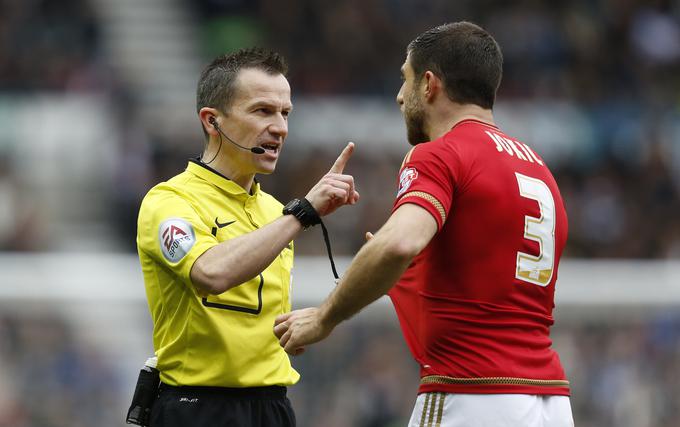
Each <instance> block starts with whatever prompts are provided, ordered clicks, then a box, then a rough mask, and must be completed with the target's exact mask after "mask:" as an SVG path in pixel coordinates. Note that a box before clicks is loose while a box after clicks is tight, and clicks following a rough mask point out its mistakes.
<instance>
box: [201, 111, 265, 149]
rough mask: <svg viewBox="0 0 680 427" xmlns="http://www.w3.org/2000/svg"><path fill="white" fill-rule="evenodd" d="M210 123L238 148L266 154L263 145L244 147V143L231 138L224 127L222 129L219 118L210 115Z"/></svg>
mask: <svg viewBox="0 0 680 427" xmlns="http://www.w3.org/2000/svg"><path fill="white" fill-rule="evenodd" d="M208 123H210V124H211V125H213V127H214V128H215V129H216V130H217V131H218V132H219V133H220V134H221V135H222V136H224V137H225V138H227V141H229V142H231V143H232V144H234V145H235V146H237V147H238V148H240V149H242V150H248V151H250V152H252V153H255V154H264V148H262V147H252V148H248V147H244V146H243V145H239V144H237V143H236V142H235V141H234V140H232V139H231V138H229V137H228V136H227V135H226V134H225V133H224V132H222V129H220V127H219V125H218V124H217V120H215V117H214V116H213V117H210V118H209V119H208ZM220 138H222V137H220Z"/></svg>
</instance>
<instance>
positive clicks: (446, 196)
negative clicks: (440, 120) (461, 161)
mask: <svg viewBox="0 0 680 427" xmlns="http://www.w3.org/2000/svg"><path fill="white" fill-rule="evenodd" d="M430 144H432V146H430V147H428V145H430ZM435 144H436V141H432V142H429V143H426V144H421V145H417V146H416V147H414V148H413V149H411V151H410V152H409V153H408V154H407V155H406V157H405V158H404V162H403V163H402V166H401V170H400V172H399V190H398V191H397V197H396V200H395V202H394V207H393V208H392V212H394V211H395V210H397V208H399V207H400V206H402V205H404V204H406V203H413V204H416V205H418V206H420V207H422V208H424V209H425V210H427V211H428V212H429V213H430V214H431V215H432V217H433V218H434V219H435V221H437V228H438V230H441V228H442V227H443V226H444V223H445V222H446V218H447V216H448V214H449V211H450V209H451V200H452V198H453V191H454V188H455V177H454V176H453V172H452V170H451V168H450V166H451V165H450V164H447V161H448V160H450V159H448V157H450V154H448V155H447V153H443V152H442V151H443V150H437V149H435V148H436V147H435ZM453 163H455V162H453Z"/></svg>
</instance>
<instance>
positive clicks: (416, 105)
mask: <svg viewBox="0 0 680 427" xmlns="http://www.w3.org/2000/svg"><path fill="white" fill-rule="evenodd" d="M401 77H402V81H403V83H402V85H401V89H399V93H398V94H397V104H399V107H400V109H401V114H402V115H403V116H404V121H405V122H406V134H407V138H408V142H409V144H411V145H418V144H420V143H422V142H427V141H429V140H430V138H429V137H428V136H427V134H426V133H425V109H424V108H423V101H422V99H421V98H420V94H419V93H418V91H417V87H418V85H417V83H418V82H417V81H416V78H415V74H414V72H413V68H411V64H410V63H409V57H408V56H407V57H406V61H405V62H404V65H402V67H401Z"/></svg>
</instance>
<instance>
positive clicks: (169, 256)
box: [137, 191, 219, 286]
mask: <svg viewBox="0 0 680 427" xmlns="http://www.w3.org/2000/svg"><path fill="white" fill-rule="evenodd" d="M217 244H219V242H218V241H217V238H216V237H215V236H213V235H212V234H211V232H210V228H209V226H208V225H206V224H205V223H204V222H203V221H202V220H201V218H200V216H199V215H198V213H197V212H196V211H195V210H194V209H193V208H192V207H191V205H189V203H187V202H186V201H185V200H184V199H182V198H181V197H179V196H178V195H177V194H175V193H172V192H170V191H168V192H164V193H161V194H155V195H149V196H147V197H146V198H145V199H144V201H143V202H142V206H141V208H140V211H139V219H138V225H137V246H138V249H139V251H143V252H144V253H146V254H147V255H149V256H150V257H151V258H153V259H154V261H155V262H156V263H158V264H159V265H161V266H163V267H164V268H166V269H168V270H170V271H172V272H173V273H174V274H175V275H176V276H177V277H179V278H180V279H181V280H182V282H184V283H186V284H189V285H192V286H193V282H192V281H191V267H192V266H193V265H194V262H195V261H196V259H198V257H200V256H201V255H202V254H203V253H204V252H205V251H207V250H208V249H210V248H212V247H213V246H215V245H217Z"/></svg>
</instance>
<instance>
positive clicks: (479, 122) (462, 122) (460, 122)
mask: <svg viewBox="0 0 680 427" xmlns="http://www.w3.org/2000/svg"><path fill="white" fill-rule="evenodd" d="M469 122H472V123H477V124H479V125H484V126H488V127H490V128H494V129H498V126H494V125H492V124H491V123H487V122H483V121H481V120H477V119H463V120H461V121H459V122H457V123H456V124H454V125H453V126H451V130H453V129H455V128H456V127H457V126H459V125H462V124H464V123H469Z"/></svg>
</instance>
